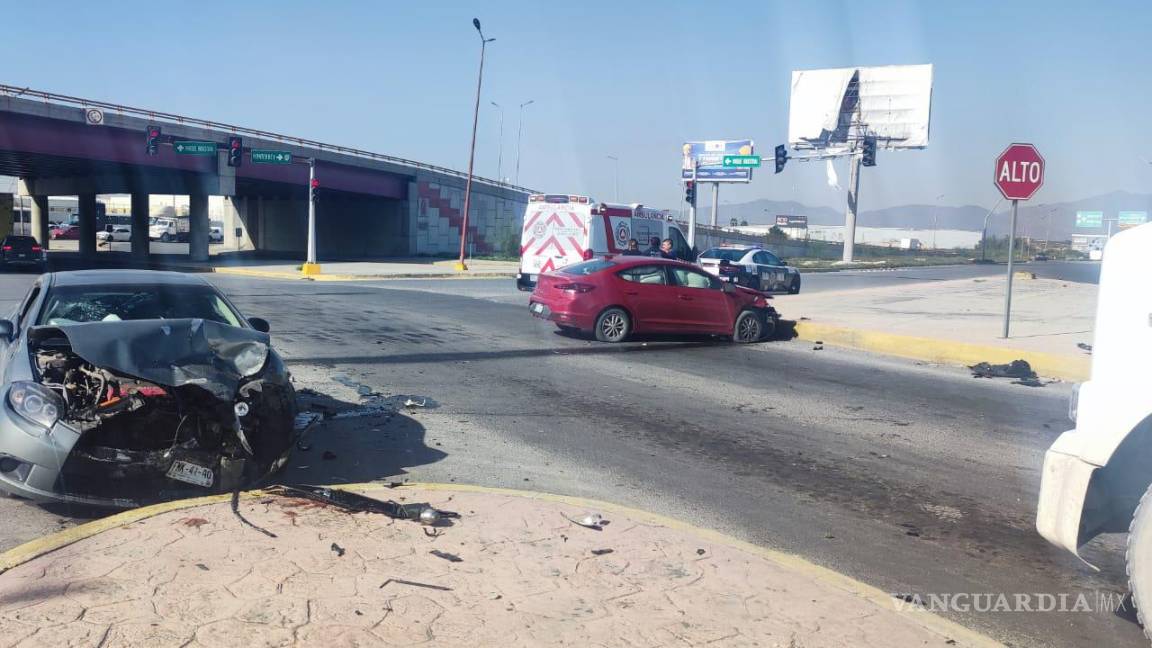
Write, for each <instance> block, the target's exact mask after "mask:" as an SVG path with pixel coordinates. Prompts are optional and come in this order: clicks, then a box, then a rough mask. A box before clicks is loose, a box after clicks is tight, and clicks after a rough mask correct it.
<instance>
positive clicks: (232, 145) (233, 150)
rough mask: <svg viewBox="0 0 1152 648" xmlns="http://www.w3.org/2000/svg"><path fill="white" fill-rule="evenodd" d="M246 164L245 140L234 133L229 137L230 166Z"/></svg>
mask: <svg viewBox="0 0 1152 648" xmlns="http://www.w3.org/2000/svg"><path fill="white" fill-rule="evenodd" d="M242 164H244V140H243V139H241V138H239V137H236V136H235V135H233V136H232V137H229V138H228V166H230V167H238V166H240V165H242Z"/></svg>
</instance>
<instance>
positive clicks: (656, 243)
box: [644, 236, 660, 257]
mask: <svg viewBox="0 0 1152 648" xmlns="http://www.w3.org/2000/svg"><path fill="white" fill-rule="evenodd" d="M644 256H650V257H658V256H660V237H659V236H653V237H652V238H650V239H648V249H647V250H644Z"/></svg>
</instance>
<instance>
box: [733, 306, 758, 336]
mask: <svg viewBox="0 0 1152 648" xmlns="http://www.w3.org/2000/svg"><path fill="white" fill-rule="evenodd" d="M763 337H764V318H763V317H761V316H760V313H757V312H755V311H750V310H746V311H743V312H741V313H740V315H739V317H737V318H736V325H735V326H734V327H733V328H732V341H733V342H736V343H738V344H749V343H751V342H759V341H760V339H761V338H763Z"/></svg>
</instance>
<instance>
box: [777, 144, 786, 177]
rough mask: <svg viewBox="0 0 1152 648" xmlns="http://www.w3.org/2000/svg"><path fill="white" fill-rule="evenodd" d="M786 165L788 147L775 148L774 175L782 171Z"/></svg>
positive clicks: (781, 145)
mask: <svg viewBox="0 0 1152 648" xmlns="http://www.w3.org/2000/svg"><path fill="white" fill-rule="evenodd" d="M787 163H788V147H787V146H784V145H783V144H780V145H779V146H777V147H776V173H780V172H781V171H783V170H784V165H785V164H787Z"/></svg>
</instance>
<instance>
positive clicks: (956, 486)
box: [0, 269, 1146, 646]
mask: <svg viewBox="0 0 1152 648" xmlns="http://www.w3.org/2000/svg"><path fill="white" fill-rule="evenodd" d="M936 270H938V269H934V270H933V272H935V271H936ZM916 272H917V273H920V271H916ZM862 274H863V273H862ZM871 274H875V275H881V276H883V275H884V274H885V273H871ZM928 274H931V273H928ZM918 276H920V277H921V280H931V279H932V277H929V276H928V275H927V274H919V275H918ZM812 277H815V275H812ZM210 278H211V280H212V281H213V282H215V283H217V284H218V285H219V286H220V287H221V288H222V289H223V290H225V292H227V293H228V294H229V295H231V296H232V298H233V299H234V300H235V301H236V302H237V304H239V305H240V307H241V308H242V309H243V310H245V312H246V313H247V314H248V315H252V316H264V317H267V318H268V319H270V320H271V321H272V324H273V336H274V341H275V344H276V345H277V347H278V348H279V349H280V350H281V351H282V353H284V355H285V356H286V357H287V358H288V361H289V364H290V367H291V369H292V371H293V373H294V375H295V377H296V380H297V384H298V388H300V389H302V390H303V391H304V396H303V400H304V401H305V403H306V404H307V405H308V406H310V407H313V408H317V409H324V410H327V411H328V412H329V414H330V415H331V418H330V419H328V420H327V421H326V422H325V423H324V424H323V425H322V426H321V427H320V428H319V429H317V430H316V431H315V433H314V434H313V436H312V438H311V443H312V448H311V450H310V451H307V452H299V453H297V454H296V455H294V458H293V460H292V461H291V462H290V466H289V468H288V470H287V471H286V472H285V473H284V474H283V476H282V477H283V478H284V479H285V480H287V481H295V482H308V483H324V482H335V483H339V482H357V481H365V480H370V479H382V478H410V479H413V480H420V481H443V482H451V481H456V482H460V483H479V484H485V485H492V486H504V487H512V488H528V489H535V490H542V491H549V492H556V493H565V494H573V495H582V496H590V497H595V498H600V499H605V500H612V501H617V502H620V503H623V504H628V505H633V506H639V507H642V508H648V509H651V510H654V511H657V512H661V513H665V514H669V515H673V516H676V517H680V518H683V519H686V520H688V521H690V522H694V523H696V524H700V525H704V526H708V527H712V528H717V529H720V530H723V531H726V532H729V533H732V534H734V535H736V536H738V537H741V538H744V539H746V540H749V541H751V542H755V543H759V544H763V545H766V546H770V547H774V548H778V549H783V550H786V551H791V552H795V553H798V554H800V555H803V556H805V557H807V558H808V559H810V560H813V561H815V562H817V563H820V564H823V565H826V566H828V567H830V568H832V569H835V570H837V571H841V572H843V573H846V574H848V575H850V576H853V577H855V578H858V579H860V580H863V581H865V582H868V583H871V584H873V585H876V586H877V587H880V588H881V589H883V590H885V591H890V592H893V593H902V594H904V593H916V594H921V595H928V594H933V593H936V594H941V593H959V592H965V593H1009V594H1015V593H1030V594H1035V593H1052V594H1060V593H1067V594H1068V595H1070V596H1076V595H1077V594H1080V593H1084V594H1086V595H1088V596H1090V597H1092V600H1097V599H1096V596H1097V593H1098V592H1104V593H1113V594H1117V595H1118V594H1119V593H1122V592H1124V591H1125V589H1126V587H1125V582H1124V569H1123V562H1122V557H1123V552H1122V544H1121V541H1120V539H1118V538H1114V537H1111V538H1105V539H1103V540H1101V541H1096V542H1094V543H1092V544H1091V545H1090V546H1089V548H1088V550H1087V551H1086V552H1085V556H1086V557H1087V558H1088V559H1089V560H1090V561H1092V562H1094V563H1095V564H1097V565H1098V566H1099V567H1101V571H1100V572H1098V573H1097V572H1093V571H1091V570H1090V569H1088V568H1087V567H1085V566H1084V565H1082V564H1081V563H1080V562H1079V561H1077V560H1076V559H1075V558H1074V557H1072V556H1070V555H1065V554H1063V553H1061V552H1060V551H1058V550H1056V549H1054V548H1052V547H1050V546H1048V545H1047V544H1046V543H1044V542H1043V541H1042V540H1041V539H1040V538H1039V537H1038V536H1037V534H1036V533H1035V531H1034V528H1033V520H1034V514H1035V501H1036V494H1037V489H1038V484H1039V469H1040V466H1041V462H1042V457H1043V451H1044V449H1045V448H1046V447H1047V446H1048V445H1049V444H1050V443H1051V442H1052V440H1053V439H1054V438H1055V436H1056V435H1057V434H1058V433H1059V432H1060V431H1061V430H1062V429H1064V428H1065V427H1066V426H1067V425H1068V422H1067V420H1066V419H1065V411H1066V399H1067V395H1068V392H1069V388H1068V386H1067V385H1062V384H1050V385H1048V386H1046V387H1043V388H1028V387H1023V386H1018V385H1011V384H1006V383H1003V382H997V381H991V380H982V379H973V378H971V377H969V376H968V375H966V373H964V372H961V371H958V370H953V369H948V368H938V367H928V366H920V365H917V364H915V363H911V362H903V361H895V360H890V359H883V358H879V357H875V356H870V355H865V354H857V353H852V352H847V351H843V350H837V349H834V348H831V347H829V348H826V349H824V350H822V351H816V350H813V349H812V347H811V346H809V345H806V344H803V343H800V342H797V341H780V342H768V343H764V344H759V345H754V346H733V345H730V344H727V343H723V342H717V341H713V340H709V339H650V340H640V341H636V342H632V343H627V344H623V345H616V346H612V345H601V344H597V343H593V342H589V341H586V340H581V339H573V338H569V337H564V336H561V335H559V334H558V333H556V332H555V330H554V329H553V327H552V326H550V325H548V324H547V323H544V322H540V321H537V320H534V319H532V318H531V317H529V316H528V314H527V312H526V309H525V308H524V302H525V296H524V295H523V294H522V293H517V292H516V291H515V290H514V288H513V287H512V286H511V282H509V281H506V280H502V281H499V282H492V281H482V280H471V281H454V282H449V281H410V282H400V281H390V282H377V283H349V284H338V283H311V282H299V281H294V282H288V281H269V280H258V279H248V278H241V277H229V276H223V275H214V276H211V277H210ZM877 280H879V281H888V280H894V281H907V280H908V279H877ZM29 281H30V277H28V276H0V308H6V307H7V305H8V304H9V303H11V300H14V299H17V298H18V297H19V296H20V294H21V293H22V291H23V288H24V287H25V286H26V285H27V284H28V283H29ZM852 281H856V280H852ZM781 299H782V300H783V299H786V297H782V298H781ZM365 393H367V394H370V395H368V396H363V395H362V394H365ZM409 401H411V402H412V403H413V404H414V406H413V407H403V406H402V404H403V403H405V402H409ZM397 410H398V411H397ZM325 452H328V453H331V454H330V455H327V456H330V457H331V458H329V459H325V458H324V457H325V456H326V455H325V454H324V453H325ZM68 512H69V511H62V510H60V509H58V508H53V509H50V510H45V509H42V508H38V507H34V506H29V505H27V504H25V503H23V502H19V501H11V500H10V501H7V502H2V503H0V515H3V516H4V519H5V520H6V521H7V524H6V525H4V526H5V527H6V528H5V529H4V530H3V531H2V532H0V544H2V546H3V547H5V548H6V547H9V546H12V545H13V544H15V543H16V542H19V541H21V540H24V539H28V538H30V537H35V536H36V535H38V534H40V533H43V532H46V531H50V530H54V529H56V528H59V527H60V526H61V525H67V524H72V523H74V520H73V519H72V518H70V517H68V516H67V515H63V514H64V513H68ZM952 616H953V618H955V619H957V620H958V621H960V622H962V623H965V624H967V625H969V626H971V627H974V628H976V629H979V630H981V631H984V632H987V633H989V634H991V635H993V636H994V637H996V638H998V639H1001V640H1005V641H1009V642H1011V643H1013V644H1014V645H1029V646H1099V645H1133V646H1137V645H1146V643H1145V642H1144V640H1143V639H1142V638H1141V635H1140V632H1139V629H1138V628H1137V626H1136V625H1135V623H1134V622H1132V621H1131V620H1130V618H1128V617H1126V616H1124V615H1115V614H1110V613H1104V612H1091V613H1083V612H1081V613H1039V612H1015V613H1002V612H998V613H992V612H988V613H976V612H969V613H954V614H953V615H952Z"/></svg>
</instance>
